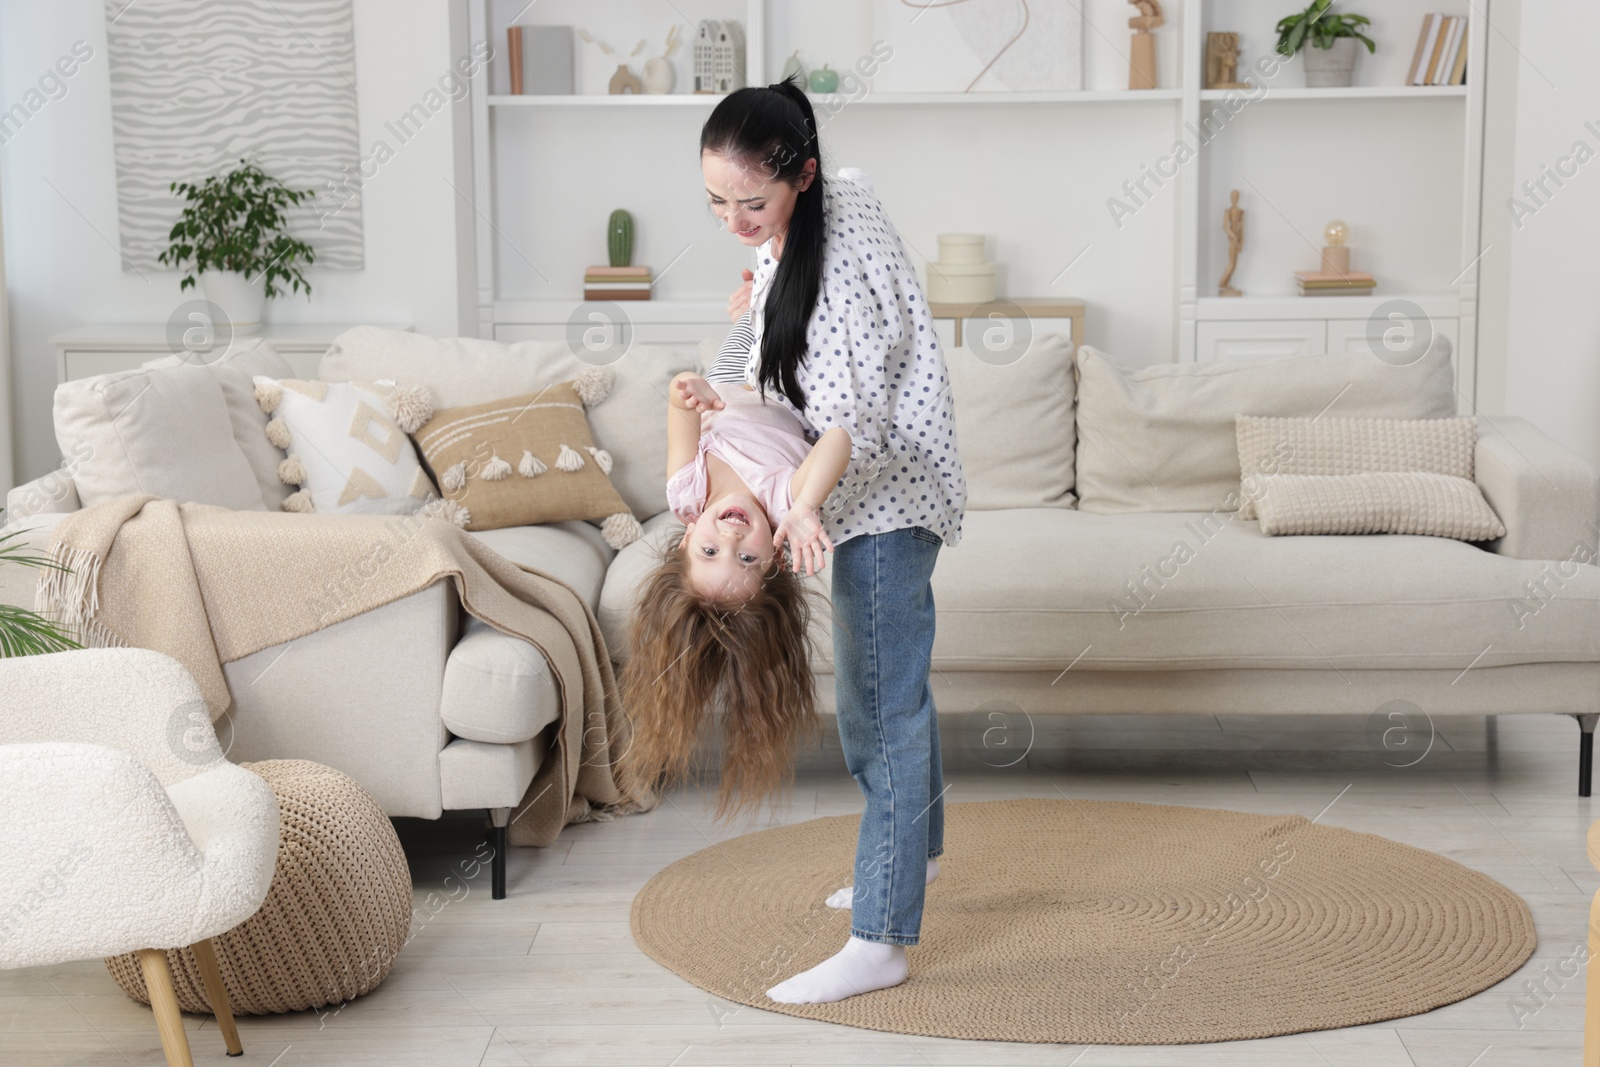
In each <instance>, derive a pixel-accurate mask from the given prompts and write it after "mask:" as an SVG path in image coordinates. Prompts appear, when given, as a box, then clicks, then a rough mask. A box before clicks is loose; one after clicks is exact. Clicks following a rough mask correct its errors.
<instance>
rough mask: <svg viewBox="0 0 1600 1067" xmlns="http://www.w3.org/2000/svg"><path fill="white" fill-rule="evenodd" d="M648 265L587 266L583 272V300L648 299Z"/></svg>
mask: <svg viewBox="0 0 1600 1067" xmlns="http://www.w3.org/2000/svg"><path fill="white" fill-rule="evenodd" d="M650 285H651V281H650V268H649V267H589V268H587V269H585V270H584V272H583V298H584V299H585V300H649V299H650Z"/></svg>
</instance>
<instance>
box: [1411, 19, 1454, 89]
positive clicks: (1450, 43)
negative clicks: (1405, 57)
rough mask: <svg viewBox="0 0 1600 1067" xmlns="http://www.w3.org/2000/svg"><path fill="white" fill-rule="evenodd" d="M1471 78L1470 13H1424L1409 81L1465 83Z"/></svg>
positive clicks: (1414, 83)
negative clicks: (1468, 76)
mask: <svg viewBox="0 0 1600 1067" xmlns="http://www.w3.org/2000/svg"><path fill="white" fill-rule="evenodd" d="M1466 80H1467V17H1466V16H1465V15H1424V16H1422V31H1421V33H1419V34H1418V35H1417V51H1416V53H1415V54H1414V55H1413V56H1412V57H1411V72H1410V73H1409V74H1407V75H1406V84H1407V85H1464V84H1466Z"/></svg>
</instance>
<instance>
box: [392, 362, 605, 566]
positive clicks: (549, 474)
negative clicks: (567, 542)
mask: <svg viewBox="0 0 1600 1067" xmlns="http://www.w3.org/2000/svg"><path fill="white" fill-rule="evenodd" d="M579 384H580V382H555V383H553V384H551V385H547V386H545V387H544V388H542V389H539V390H536V391H535V392H532V393H527V394H524V395H522V396H509V397H504V398H499V399H495V400H491V401H489V402H487V403H483V404H470V405H468V406H466V407H453V408H449V409H446V410H444V411H438V412H435V413H434V416H433V418H431V419H429V420H428V422H427V423H426V424H425V425H424V426H422V427H421V428H420V429H418V430H417V435H416V439H417V447H418V448H420V449H421V450H422V455H423V458H424V459H426V460H427V462H428V469H429V470H431V471H432V472H433V474H434V477H435V478H437V479H438V481H439V488H440V489H441V490H442V491H443V492H444V496H445V499H447V500H452V501H454V502H456V503H457V504H460V505H461V506H462V507H463V508H465V509H466V512H467V521H466V523H465V525H466V528H467V529H469V530H495V529H500V528H501V527H506V526H527V525H531V524H534V523H547V522H563V521H566V520H568V519H590V520H593V521H596V522H598V521H600V520H602V519H609V518H611V517H612V516H614V515H621V516H624V517H625V519H632V518H633V516H632V515H631V513H629V512H628V505H627V504H626V503H625V502H624V501H623V499H622V497H621V496H619V495H618V494H617V490H616V488H615V487H614V486H613V485H612V484H611V480H610V478H609V477H608V476H607V472H608V470H609V469H610V468H611V467H612V464H613V462H614V461H613V459H612V457H611V454H610V453H609V452H606V451H603V450H601V449H598V448H596V447H595V445H594V438H593V437H592V436H591V435H590V432H589V423H588V420H587V419H586V418H585V417H584V405H585V401H584V400H583V399H582V398H581V397H580V394H579V390H578V388H577V386H579ZM612 525H613V526H615V525H616V524H615V523H613V524H612ZM631 525H632V524H631V523H624V529H626V528H628V527H631ZM613 539H614V541H615V543H616V544H618V545H622V544H626V543H627V540H628V537H627V535H626V533H624V532H621V531H613Z"/></svg>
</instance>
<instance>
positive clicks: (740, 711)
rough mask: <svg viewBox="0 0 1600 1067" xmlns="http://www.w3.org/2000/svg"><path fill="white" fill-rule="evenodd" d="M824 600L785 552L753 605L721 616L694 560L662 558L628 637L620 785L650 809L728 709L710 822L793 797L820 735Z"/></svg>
mask: <svg viewBox="0 0 1600 1067" xmlns="http://www.w3.org/2000/svg"><path fill="white" fill-rule="evenodd" d="M679 540H680V537H679V536H676V535H675V536H673V537H672V538H671V539H670V540H668V541H667V542H666V543H667V545H669V546H675V545H677V544H678V543H679ZM817 597H818V594H817V593H816V592H815V591H814V590H812V589H809V588H807V586H806V583H805V581H804V579H802V578H801V577H800V576H799V575H797V574H795V573H794V572H793V571H791V570H790V569H789V568H788V567H787V566H785V564H784V554H783V553H781V552H780V553H778V554H777V556H776V557H775V558H774V569H773V572H772V573H770V574H767V575H766V576H765V577H764V579H763V581H762V583H761V588H760V590H759V591H758V592H757V593H756V594H755V596H753V597H751V598H750V600H749V601H748V602H746V603H744V604H742V605H738V606H731V607H723V606H719V605H718V604H716V603H713V602H710V601H708V600H706V599H704V598H703V597H702V596H701V595H700V594H699V593H697V592H696V591H695V589H694V587H693V586H692V585H691V584H690V582H689V559H688V555H687V553H685V552H683V551H682V550H681V549H678V548H673V547H668V548H666V549H664V550H663V551H662V555H661V559H660V562H659V564H658V566H657V567H656V568H655V570H654V571H653V572H652V573H651V575H650V577H649V578H648V579H646V580H645V582H644V584H643V586H642V588H641V589H640V592H639V597H638V601H637V603H636V604H635V607H634V612H633V620H632V623H631V625H630V627H629V643H630V646H631V649H630V651H631V654H630V655H629V657H628V662H627V664H626V665H625V666H624V667H623V669H622V677H621V689H622V702H623V708H624V709H625V710H626V712H627V715H628V718H629V721H630V724H631V726H632V736H631V738H630V739H629V741H628V743H627V745H626V747H625V748H624V751H623V754H622V756H621V757H619V758H618V760H617V763H616V765H615V766H614V767H613V773H614V775H615V777H616V779H617V784H618V786H619V787H620V788H621V789H622V790H623V791H624V792H625V793H627V794H628V795H631V796H635V797H639V798H641V799H642V798H646V797H649V796H651V795H652V794H654V793H656V792H657V791H661V790H665V789H668V788H670V787H671V786H673V785H675V784H677V783H678V782H681V781H685V780H687V779H688V778H689V777H690V776H691V761H692V757H693V755H694V750H695V746H696V744H697V743H698V742H699V740H700V738H701V733H702V730H703V729H704V728H705V726H706V724H707V722H708V721H709V719H710V718H711V717H712V716H713V715H714V714H715V713H716V712H718V711H720V712H721V714H722V721H723V736H724V738H725V744H724V749H725V751H724V758H723V763H722V781H721V786H720V788H719V790H718V794H717V809H716V814H715V816H714V817H715V818H718V819H720V818H722V817H723V816H724V815H725V814H727V815H734V814H737V813H738V812H740V811H741V810H743V809H744V808H745V807H746V806H747V805H748V806H750V807H753V808H759V807H760V805H761V802H762V801H763V799H765V798H766V797H768V796H770V795H772V794H774V793H777V792H778V791H780V790H783V789H787V788H788V787H789V786H790V785H791V784H792V783H793V780H794V754H795V748H796V746H797V744H798V743H799V742H801V741H802V740H806V739H811V740H816V739H818V738H819V737H820V725H821V716H820V715H819V713H818V711H817V696H816V683H815V680H814V679H813V677H812V674H811V658H810V645H811V619H812V616H813V614H814V612H815V606H814V602H815V599H816V598H817Z"/></svg>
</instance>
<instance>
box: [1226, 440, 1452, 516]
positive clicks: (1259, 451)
mask: <svg viewBox="0 0 1600 1067" xmlns="http://www.w3.org/2000/svg"><path fill="white" fill-rule="evenodd" d="M1234 428H1235V433H1236V435H1237V439H1238V445H1239V470H1240V472H1241V475H1240V486H1239V495H1240V496H1241V497H1242V498H1243V500H1244V504H1243V506H1242V507H1240V508H1239V517H1240V518H1241V519H1253V518H1255V517H1256V512H1255V506H1254V505H1255V499H1256V497H1258V496H1259V495H1260V494H1261V482H1262V475H1267V474H1360V473H1363V472H1365V471H1431V472H1433V473H1434V474H1449V475H1452V476H1454V477H1457V478H1465V479H1466V480H1467V481H1469V482H1470V481H1472V456H1473V451H1474V450H1475V449H1476V448H1477V444H1478V420H1477V418H1476V417H1474V416H1471V415H1462V416H1460V417H1457V418H1447V419H1339V418H1324V417H1318V418H1276V417H1271V416H1259V415H1239V416H1237V417H1236V419H1235V420H1234Z"/></svg>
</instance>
